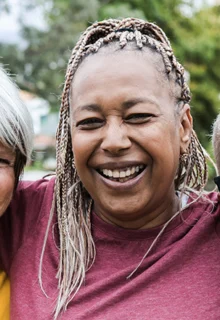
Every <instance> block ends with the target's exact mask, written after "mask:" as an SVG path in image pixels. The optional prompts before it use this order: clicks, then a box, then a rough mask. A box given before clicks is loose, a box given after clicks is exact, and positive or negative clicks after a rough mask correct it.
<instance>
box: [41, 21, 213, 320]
mask: <svg viewBox="0 0 220 320" xmlns="http://www.w3.org/2000/svg"><path fill="white" fill-rule="evenodd" d="M112 42H118V43H119V45H120V48H121V49H123V48H124V47H125V46H126V45H127V43H129V42H133V43H135V44H136V48H137V50H141V49H142V48H143V47H148V48H151V49H152V50H153V51H154V52H157V53H159V54H160V55H161V56H162V59H163V62H164V66H165V72H166V74H167V77H168V78H169V76H170V75H171V73H172V74H173V75H174V81H175V83H176V85H177V86H178V87H179V89H180V90H179V92H180V94H179V97H178V101H180V102H183V103H181V104H179V105H183V104H185V103H188V102H189V101H190V99H191V96H190V91H189V88H188V85H187V83H186V81H185V78H184V68H183V67H182V65H181V64H180V63H179V62H178V61H177V60H176V58H175V56H174V54H173V50H172V48H171V45H170V42H169V40H168V39H167V37H166V35H165V33H164V32H163V31H162V30H161V29H160V28H159V27H158V26H157V25H155V24H153V23H150V22H146V21H144V20H140V19H134V18H127V19H123V20H115V19H109V20H105V21H102V22H96V23H94V24H93V25H91V26H90V27H88V28H87V29H86V31H85V32H84V33H83V34H82V36H81V37H80V39H79V41H78V42H77V44H76V46H75V47H74V49H73V51H72V54H71V57H70V60H69V63H68V67H67V72H66V78H65V84H64V89H63V95H62V105H61V110H60V121H59V126H58V130H57V136H56V138H57V146H56V150H57V169H56V183H55V192H54V206H56V211H57V219H58V228H59V237H60V261H59V270H58V273H57V277H58V280H59V284H58V289H59V295H58V299H57V304H56V308H55V313H54V318H55V319H57V317H58V315H59V314H60V312H61V311H62V310H65V309H66V308H67V305H68V303H69V302H70V301H71V299H72V298H73V297H74V296H75V294H76V293H77V291H78V290H79V288H80V286H81V285H82V283H83V281H84V280H85V275H86V271H87V270H88V269H89V268H90V266H91V265H92V263H93V261H94V259H95V245H94V242H93V238H92V234H91V222H90V211H91V206H92V199H91V198H90V196H89V195H88V193H87V192H86V190H85V189H84V187H83V185H82V183H81V181H80V179H79V176H78V174H77V172H76V168H75V163H74V155H73V152H72V146H71V132H70V125H69V122H70V91H71V84H72V81H73V78H74V75H75V72H76V70H77V68H78V67H79V65H80V63H81V62H82V60H83V59H84V58H85V57H86V56H88V55H90V54H94V53H96V52H98V50H99V49H100V48H101V47H104V46H107V45H108V44H110V43H112ZM169 79H171V78H169ZM170 81H171V80H170ZM206 182H207V165H206V156H205V154H204V150H203V148H202V146H201V144H200V142H199V141H198V138H197V136H196V133H195V132H194V131H192V134H191V138H190V143H189V146H188V149H187V152H186V153H185V154H184V155H183V156H180V161H179V168H178V171H177V175H176V178H175V188H176V190H178V191H180V192H181V193H182V192H183V191H184V190H185V189H186V188H188V187H191V188H193V189H195V190H197V191H199V192H200V191H203V189H204V186H205V184H206ZM54 206H53V208H52V210H51V215H52V214H53V211H54ZM50 220H52V219H50ZM48 230H49V228H48ZM45 239H46V238H45ZM45 241H46V240H45ZM43 253H44V250H43V252H42V255H43ZM42 257H43V256H42ZM41 262H42V261H41ZM41 267H42V265H41ZM40 281H41V279H40Z"/></svg>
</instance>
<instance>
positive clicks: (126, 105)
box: [122, 98, 159, 110]
mask: <svg viewBox="0 0 220 320" xmlns="http://www.w3.org/2000/svg"><path fill="white" fill-rule="evenodd" d="M139 103H148V104H152V105H155V106H156V107H157V108H158V109H159V105H158V103H157V101H155V100H153V99H150V98H147V99H146V98H134V99H130V100H128V101H125V102H123V103H122V107H123V108H124V109H125V110H127V109H130V108H132V107H134V106H135V105H136V104H139Z"/></svg>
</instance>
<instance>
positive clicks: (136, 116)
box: [124, 113, 153, 124]
mask: <svg viewBox="0 0 220 320" xmlns="http://www.w3.org/2000/svg"><path fill="white" fill-rule="evenodd" d="M152 117H153V115H152V114H150V113H133V114H130V115H129V116H127V117H126V118H125V120H124V121H125V122H127V123H134V124H139V123H145V122H147V121H149V120H150V119H151V118H152Z"/></svg>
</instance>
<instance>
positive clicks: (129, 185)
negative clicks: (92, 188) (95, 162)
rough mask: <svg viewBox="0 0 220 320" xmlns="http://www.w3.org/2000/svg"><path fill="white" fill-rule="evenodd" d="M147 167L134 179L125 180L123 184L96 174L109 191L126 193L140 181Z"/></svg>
mask: <svg viewBox="0 0 220 320" xmlns="http://www.w3.org/2000/svg"><path fill="white" fill-rule="evenodd" d="M146 169H147V166H146V168H145V169H144V170H143V171H142V172H141V173H140V174H139V175H137V176H136V177H134V178H133V179H130V180H127V181H125V182H118V181H113V180H110V179H107V178H105V177H103V176H102V175H101V174H99V173H98V172H96V173H97V174H98V175H99V178H100V180H101V181H102V182H103V183H104V184H105V186H107V187H108V188H110V189H114V190H117V191H126V190H129V189H131V188H133V187H135V186H136V185H137V184H138V183H139V181H140V180H141V179H142V177H143V176H144V174H145V172H146Z"/></svg>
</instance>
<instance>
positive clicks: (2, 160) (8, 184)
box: [0, 142, 15, 216]
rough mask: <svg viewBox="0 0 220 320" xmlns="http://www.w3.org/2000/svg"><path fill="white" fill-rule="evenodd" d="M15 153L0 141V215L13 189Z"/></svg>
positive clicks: (5, 207)
mask: <svg viewBox="0 0 220 320" xmlns="http://www.w3.org/2000/svg"><path fill="white" fill-rule="evenodd" d="M14 162H15V153H14V152H13V151H12V150H11V149H10V148H8V147H6V146H5V145H3V144H2V143H1V142H0V216H1V215H2V214H3V213H4V212H5V210H6V209H7V207H8V205H9V203H10V201H11V198H12V195H13V191H14V185H15V175H14V167H13V165H14Z"/></svg>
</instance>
